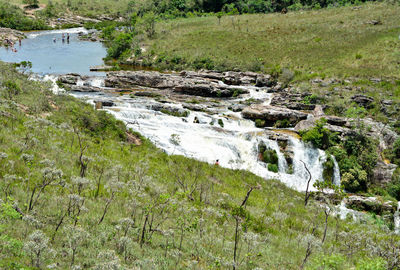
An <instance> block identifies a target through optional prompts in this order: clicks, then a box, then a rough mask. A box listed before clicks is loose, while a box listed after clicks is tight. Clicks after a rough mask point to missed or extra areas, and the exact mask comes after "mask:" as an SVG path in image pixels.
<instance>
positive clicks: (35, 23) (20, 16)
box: [0, 3, 50, 31]
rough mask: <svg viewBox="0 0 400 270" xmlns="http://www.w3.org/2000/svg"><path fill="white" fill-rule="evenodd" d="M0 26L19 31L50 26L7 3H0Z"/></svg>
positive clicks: (44, 28)
mask: <svg viewBox="0 0 400 270" xmlns="http://www.w3.org/2000/svg"><path fill="white" fill-rule="evenodd" d="M0 27H6V28H12V29H17V30H21V31H29V30H46V29H49V28H50V27H48V26H47V25H46V23H45V22H44V21H42V20H37V19H32V18H29V17H27V16H25V15H24V13H23V11H22V10H21V9H20V8H18V7H16V6H13V5H10V4H9V3H0Z"/></svg>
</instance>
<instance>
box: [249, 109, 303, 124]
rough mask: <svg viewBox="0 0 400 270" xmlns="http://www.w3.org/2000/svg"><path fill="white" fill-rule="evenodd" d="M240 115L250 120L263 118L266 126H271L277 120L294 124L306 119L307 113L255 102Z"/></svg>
mask: <svg viewBox="0 0 400 270" xmlns="http://www.w3.org/2000/svg"><path fill="white" fill-rule="evenodd" d="M242 116H243V118H246V119H251V120H257V119H260V120H264V121H265V125H266V126H273V125H274V124H275V123H276V122H277V121H279V120H288V121H289V122H290V124H291V125H295V124H297V123H298V122H299V121H301V120H304V119H307V116H308V114H306V113H304V112H300V111H295V110H290V109H288V108H284V107H275V106H270V105H262V104H256V105H251V106H249V107H246V108H245V109H243V111H242Z"/></svg>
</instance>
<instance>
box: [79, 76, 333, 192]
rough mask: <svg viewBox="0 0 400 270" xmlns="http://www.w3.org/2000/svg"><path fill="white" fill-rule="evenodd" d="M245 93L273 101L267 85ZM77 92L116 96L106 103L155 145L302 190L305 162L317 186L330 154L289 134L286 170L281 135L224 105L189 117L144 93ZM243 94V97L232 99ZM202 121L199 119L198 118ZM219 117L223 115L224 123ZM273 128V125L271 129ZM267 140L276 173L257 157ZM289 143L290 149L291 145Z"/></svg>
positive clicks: (94, 82) (94, 81)
mask: <svg viewBox="0 0 400 270" xmlns="http://www.w3.org/2000/svg"><path fill="white" fill-rule="evenodd" d="M77 84H85V85H91V86H96V87H104V78H103V77H91V78H89V79H86V80H85V81H82V80H80V81H78V82H77ZM248 90H249V92H250V93H249V95H247V98H254V97H257V98H259V99H260V100H263V101H264V104H267V103H269V102H270V100H271V97H272V94H270V93H267V92H266V91H264V90H260V89H258V90H257V89H255V88H254V87H253V88H248ZM71 94H72V95H73V96H75V97H78V98H81V99H86V100H87V102H89V103H92V104H93V100H97V99H104V98H107V99H112V100H113V101H114V104H115V106H113V107H111V108H105V109H106V110H107V111H108V112H109V113H111V114H113V115H114V116H115V117H116V118H117V119H119V120H122V121H124V122H125V123H126V124H127V127H128V128H132V129H133V130H135V131H138V132H140V133H141V134H142V135H143V136H144V137H146V138H148V139H149V140H150V141H152V142H153V143H154V144H155V145H156V146H157V147H159V148H160V149H163V150H164V151H165V152H166V153H168V154H174V155H184V156H186V157H190V158H195V159H197V160H200V161H204V162H208V163H210V164H214V163H215V161H216V160H217V159H218V160H219V164H220V166H222V167H226V168H231V169H241V170H248V171H251V172H253V173H254V174H256V175H258V176H260V177H263V178H264V179H277V180H280V181H281V182H283V183H284V184H286V185H287V186H289V187H291V188H294V189H296V190H299V191H304V190H306V187H307V180H308V177H309V176H308V174H307V171H306V169H305V167H304V164H303V163H302V162H304V163H305V164H306V166H307V168H308V169H309V170H310V172H311V176H312V180H311V182H310V186H309V190H315V188H314V187H313V184H314V182H315V181H317V180H323V163H324V162H325V161H326V159H327V157H326V154H325V152H324V151H322V150H319V149H316V148H314V147H312V146H311V145H309V144H306V143H304V142H302V141H301V140H299V139H297V138H294V137H291V136H290V135H289V136H288V137H289V139H288V148H289V149H290V150H289V152H290V153H293V156H292V160H293V164H292V166H293V173H289V172H288V167H289V166H288V163H287V161H286V158H285V155H284V153H283V152H282V151H281V148H280V147H279V144H278V141H277V140H271V139H269V136H268V135H266V133H265V130H264V129H260V128H257V127H255V126H254V122H252V121H251V120H247V119H243V118H241V115H240V114H238V113H235V112H231V111H229V110H226V109H221V108H217V109H216V110H215V113H214V114H209V113H206V112H197V111H191V112H190V114H189V115H188V116H187V117H175V116H171V115H168V114H164V113H162V112H160V111H155V110H153V108H154V105H157V106H160V105H162V104H161V103H159V102H158V101H155V100H153V99H149V98H146V97H136V98H134V99H132V98H129V97H128V96H127V95H124V96H116V95H112V94H110V93H79V92H77V93H71ZM240 100H244V99H243V98H242V97H241V98H239V99H235V100H232V101H231V102H236V101H240ZM167 106H170V107H174V108H178V109H183V106H182V104H179V103H168V104H167ZM195 118H197V119H198V121H196V122H197V123H195V121H194V119H195ZM218 120H222V122H223V125H221V126H220V124H219V122H220V121H218ZM270 132H273V131H270ZM260 141H262V142H264V144H265V145H266V147H267V148H270V149H273V150H275V151H276V154H277V156H278V173H274V172H271V171H269V170H268V166H267V164H266V163H264V162H262V161H260V160H259V159H258V145H259V143H260ZM288 148H287V149H288ZM333 179H334V181H335V183H337V182H340V175H339V168H338V165H337V162H336V161H335V173H334V178H333Z"/></svg>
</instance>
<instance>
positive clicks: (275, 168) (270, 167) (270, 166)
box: [268, 164, 279, 173]
mask: <svg viewBox="0 0 400 270" xmlns="http://www.w3.org/2000/svg"><path fill="white" fill-rule="evenodd" d="M268 171H271V172H274V173H277V172H278V171H279V170H278V165H276V164H268Z"/></svg>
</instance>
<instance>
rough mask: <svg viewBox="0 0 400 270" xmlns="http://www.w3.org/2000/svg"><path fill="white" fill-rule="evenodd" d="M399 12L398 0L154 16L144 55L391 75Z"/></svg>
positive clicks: (174, 63) (399, 62) (174, 65)
mask: <svg viewBox="0 0 400 270" xmlns="http://www.w3.org/2000/svg"><path fill="white" fill-rule="evenodd" d="M399 13H400V6H399V5H398V4H388V3H387V2H384V3H369V4H363V5H361V6H359V7H357V8H354V7H341V8H329V9H323V10H316V11H299V12H291V13H288V14H285V15H283V14H279V13H275V14H257V15H240V16H223V17H222V18H221V20H220V23H219V20H218V18H217V17H203V18H188V19H180V20H173V21H166V22H159V23H157V24H156V33H157V35H156V37H155V38H154V39H147V40H145V41H144V42H143V44H144V45H146V47H147V54H148V55H146V56H147V57H145V59H148V61H150V62H160V63H157V65H158V66H161V67H167V68H171V69H182V68H187V67H194V68H209V69H213V68H216V69H235V68H238V69H241V70H254V71H266V70H271V69H272V70H273V69H274V68H275V67H276V66H277V65H279V66H280V67H287V68H289V69H291V70H293V71H298V72H303V73H306V72H309V71H312V72H317V73H322V74H326V75H328V76H329V75H334V76H377V77H386V76H388V77H396V78H399V77H400V54H399V51H398V48H399V46H400V40H399V34H400V27H399V17H398V14H399ZM373 20H375V21H377V22H378V24H376V25H373V24H370V22H371V21H373ZM154 58H156V59H155V60H154Z"/></svg>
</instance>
